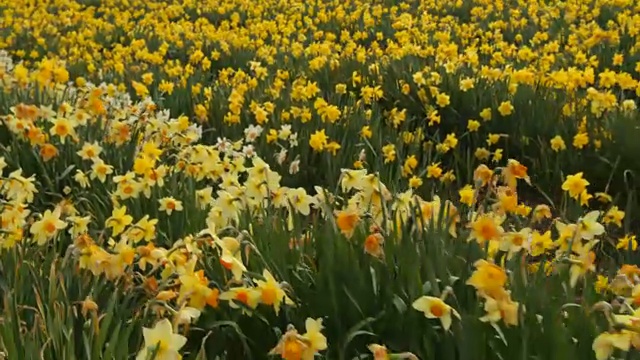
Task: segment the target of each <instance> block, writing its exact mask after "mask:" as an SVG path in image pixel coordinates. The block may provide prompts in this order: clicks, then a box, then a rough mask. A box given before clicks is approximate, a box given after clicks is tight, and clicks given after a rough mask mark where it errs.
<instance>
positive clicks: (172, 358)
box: [136, 319, 187, 360]
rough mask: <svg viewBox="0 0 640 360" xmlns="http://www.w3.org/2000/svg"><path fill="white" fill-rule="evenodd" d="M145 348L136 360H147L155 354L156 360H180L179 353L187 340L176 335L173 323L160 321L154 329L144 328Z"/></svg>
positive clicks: (165, 320) (164, 320)
mask: <svg viewBox="0 0 640 360" xmlns="http://www.w3.org/2000/svg"><path fill="white" fill-rule="evenodd" d="M142 335H143V336H144V347H143V348H142V350H140V352H139V353H138V356H136V360H147V359H148V358H149V357H151V354H153V358H154V359H156V360H179V359H181V358H182V356H180V353H179V352H178V351H179V350H180V349H181V348H182V347H183V346H184V344H186V342H187V338H185V337H184V336H182V335H179V334H175V333H174V332H173V327H172V326H171V322H169V320H167V319H162V320H160V321H158V322H157V323H156V324H155V326H154V327H153V328H142Z"/></svg>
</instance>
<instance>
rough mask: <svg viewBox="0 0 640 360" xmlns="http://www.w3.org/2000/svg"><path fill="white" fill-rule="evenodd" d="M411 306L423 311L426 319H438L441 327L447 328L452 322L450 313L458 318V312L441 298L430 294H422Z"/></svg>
mask: <svg viewBox="0 0 640 360" xmlns="http://www.w3.org/2000/svg"><path fill="white" fill-rule="evenodd" d="M412 306H413V308H414V309H416V310H418V311H421V312H423V313H424V316H425V317H426V318H428V319H439V320H440V322H441V323H442V327H443V328H444V329H445V330H449V328H450V327H451V323H452V317H451V315H453V316H455V317H457V318H458V319H459V318H460V315H459V314H458V312H457V311H456V310H455V309H453V308H452V307H451V306H449V305H447V304H446V303H445V302H444V301H442V299H440V298H437V297H432V296H422V297H420V298H418V299H417V300H415V301H414V302H413V304H412Z"/></svg>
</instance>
